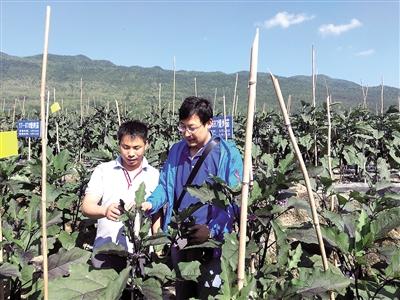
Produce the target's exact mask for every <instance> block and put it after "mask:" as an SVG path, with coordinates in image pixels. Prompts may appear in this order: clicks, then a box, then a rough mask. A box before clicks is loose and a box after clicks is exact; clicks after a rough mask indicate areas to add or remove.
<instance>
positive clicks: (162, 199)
mask: <svg viewBox="0 0 400 300" xmlns="http://www.w3.org/2000/svg"><path fill="white" fill-rule="evenodd" d="M185 144H186V141H184V140H181V141H180V142H178V143H176V144H174V145H173V146H172V147H171V150H170V152H169V154H168V158H167V160H166V162H165V164H164V167H163V169H162V171H161V173H160V180H159V184H158V186H157V187H156V189H155V190H154V192H153V193H152V194H151V195H150V197H149V198H148V199H147V201H149V202H150V203H151V204H152V209H151V211H150V213H151V214H154V213H156V212H157V211H159V210H160V209H161V208H162V207H163V206H164V205H165V204H167V206H166V211H165V212H166V213H165V215H164V224H163V230H164V231H167V228H168V224H169V223H170V221H171V216H172V210H173V207H174V205H173V203H174V189H175V178H176V170H177V166H178V162H179V158H180V156H181V153H182V150H183V147H184V146H185ZM220 149H221V155H220V159H219V164H218V171H217V174H216V176H218V177H220V178H221V179H223V180H224V181H225V182H226V183H227V184H228V185H229V186H231V187H233V186H236V185H238V184H239V183H240V181H241V178H242V174H243V161H242V157H241V155H240V153H239V150H238V149H237V148H236V145H235V143H234V142H233V141H225V140H223V139H222V138H221V142H220ZM220 210H221V209H218V208H217V207H215V209H214V207H213V213H212V216H211V220H210V222H209V224H208V228H209V229H210V232H211V236H212V237H214V238H216V239H218V240H221V239H222V238H223V234H224V233H225V232H231V230H232V224H233V221H234V208H233V207H228V208H227V209H226V210H225V211H222V212H221V211H220Z"/></svg>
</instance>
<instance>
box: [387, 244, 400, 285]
mask: <svg viewBox="0 0 400 300" xmlns="http://www.w3.org/2000/svg"><path fill="white" fill-rule="evenodd" d="M385 274H386V276H387V277H392V278H397V279H400V249H399V248H397V250H396V252H395V254H394V255H392V259H391V262H390V264H389V265H388V266H387V268H386V269H385Z"/></svg>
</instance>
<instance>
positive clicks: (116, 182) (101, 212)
mask: <svg viewBox="0 0 400 300" xmlns="http://www.w3.org/2000/svg"><path fill="white" fill-rule="evenodd" d="M147 134H148V129H147V126H146V125H145V124H143V123H142V122H139V121H128V122H125V123H123V124H122V125H121V126H120V128H119V130H118V142H119V151H120V155H119V156H118V158H117V159H116V160H114V161H110V162H106V163H102V164H100V165H99V166H97V167H96V168H95V170H94V171H93V174H92V176H91V178H90V181H89V183H88V186H87V189H86V192H85V197H84V199H83V202H82V208H81V210H82V213H83V214H84V215H85V216H86V217H89V218H91V219H97V220H98V221H97V234H96V239H95V242H94V245H93V251H94V250H95V249H96V248H99V247H100V246H102V245H104V244H106V243H109V242H113V243H115V244H118V245H122V246H124V247H125V249H126V250H128V251H129V252H132V251H133V250H132V248H133V245H132V243H130V242H129V240H128V239H127V236H126V235H125V234H124V225H123V223H122V222H120V221H119V217H120V215H121V210H120V207H119V205H120V199H121V200H123V201H124V202H125V207H131V206H132V205H133V204H134V202H135V192H136V191H137V189H138V188H139V185H140V184H141V183H142V182H144V184H145V187H146V198H147V197H148V196H149V195H150V194H151V193H152V192H153V191H154V189H155V188H156V186H157V184H158V178H159V171H158V170H157V169H155V168H153V167H152V166H150V165H149V164H148V162H147V160H146V158H145V157H144V154H145V151H146V150H147V148H148V141H147ZM92 264H93V266H94V267H95V268H114V269H116V270H117V271H121V270H122V269H124V268H125V267H126V266H127V261H126V259H124V258H122V257H119V256H115V255H105V254H97V255H95V256H92Z"/></svg>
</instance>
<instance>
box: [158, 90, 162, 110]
mask: <svg viewBox="0 0 400 300" xmlns="http://www.w3.org/2000/svg"><path fill="white" fill-rule="evenodd" d="M158 110H159V111H160V112H161V83H159V84H158Z"/></svg>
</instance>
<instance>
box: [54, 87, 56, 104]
mask: <svg viewBox="0 0 400 300" xmlns="http://www.w3.org/2000/svg"><path fill="white" fill-rule="evenodd" d="M55 102H56V88H53V103H55Z"/></svg>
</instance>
